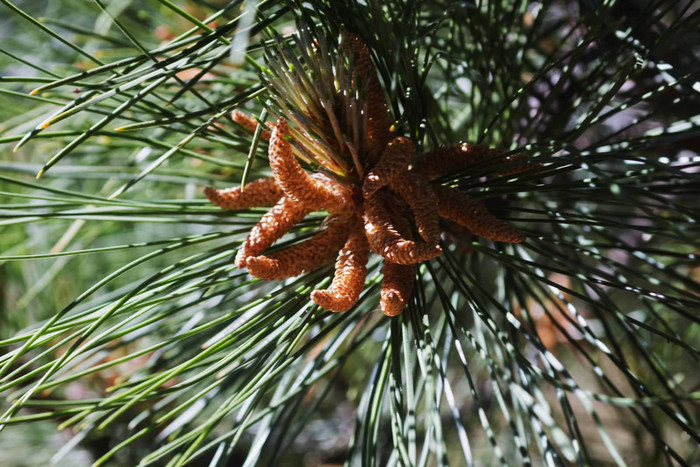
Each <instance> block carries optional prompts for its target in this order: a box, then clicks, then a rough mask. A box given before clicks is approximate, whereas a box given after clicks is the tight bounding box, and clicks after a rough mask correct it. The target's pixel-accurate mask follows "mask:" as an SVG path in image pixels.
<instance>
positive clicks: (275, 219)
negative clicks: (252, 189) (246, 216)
mask: <svg viewBox="0 0 700 467" xmlns="http://www.w3.org/2000/svg"><path fill="white" fill-rule="evenodd" d="M309 212H310V210H309V209H307V208H306V207H304V206H303V205H302V204H300V203H299V202H297V201H296V200H293V199H292V198H290V197H288V196H283V197H282V199H280V200H279V202H277V204H275V205H274V206H273V207H272V208H270V210H269V211H267V212H266V213H265V215H264V216H262V218H260V221H259V222H258V223H257V224H255V226H254V227H253V228H252V229H251V230H250V233H249V234H248V238H246V240H245V242H243V244H242V245H241V247H240V249H239V250H238V254H237V255H236V266H237V267H239V268H244V267H246V261H247V259H248V258H249V257H251V256H258V255H259V254H261V253H262V252H263V251H265V250H266V249H267V248H268V247H269V246H270V245H272V244H273V243H274V242H275V241H277V240H278V239H279V238H281V237H282V236H283V235H284V234H285V233H287V232H288V231H289V229H291V228H292V227H293V226H294V224H296V223H297V222H299V221H301V220H302V219H304V217H305V216H306V215H307V214H308V213H309Z"/></svg>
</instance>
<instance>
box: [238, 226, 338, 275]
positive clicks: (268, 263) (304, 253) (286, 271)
mask: <svg viewBox="0 0 700 467" xmlns="http://www.w3.org/2000/svg"><path fill="white" fill-rule="evenodd" d="M348 225H349V222H348V219H347V218H341V217H340V216H333V217H330V218H328V222H327V226H326V228H325V229H324V230H322V231H321V232H318V233H317V234H315V235H314V236H313V237H311V238H310V239H308V240H306V241H303V242H301V243H297V244H296V245H292V246H290V247H289V248H285V249H284V250H280V251H277V252H275V253H272V254H270V255H267V256H251V257H249V258H248V260H247V262H246V266H247V268H248V272H249V273H250V274H252V275H253V276H255V277H257V278H258V279H263V280H266V281H272V280H282V279H286V278H287V277H294V276H298V275H300V274H303V273H305V272H309V271H313V270H314V269H316V268H317V267H319V266H322V265H324V264H327V263H330V262H331V261H333V259H335V257H336V255H337V253H338V250H339V249H340V248H341V247H342V246H343V243H344V242H345V239H346V238H347V235H348Z"/></svg>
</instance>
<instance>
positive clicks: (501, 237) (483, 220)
mask: <svg viewBox="0 0 700 467" xmlns="http://www.w3.org/2000/svg"><path fill="white" fill-rule="evenodd" d="M433 191H434V192H435V194H436V196H437V199H438V214H439V215H440V217H444V218H445V219H449V220H451V221H453V222H456V223H458V224H459V225H463V226H464V227H466V228H468V229H469V230H471V231H472V232H473V233H474V235H477V236H479V237H484V238H486V239H488V240H493V241H494V242H505V243H522V242H524V241H525V235H524V234H523V233H522V232H520V231H519V230H518V229H516V228H515V227H513V226H511V225H510V224H506V223H505V222H503V221H502V220H500V219H498V218H496V217H495V216H494V215H493V214H491V213H490V212H489V211H488V210H487V209H486V206H484V204H483V203H481V202H480V201H475V200H473V199H471V198H470V197H469V195H468V194H467V193H465V192H463V191H460V190H457V189H455V188H448V187H444V186H438V185H436V186H434V187H433Z"/></svg>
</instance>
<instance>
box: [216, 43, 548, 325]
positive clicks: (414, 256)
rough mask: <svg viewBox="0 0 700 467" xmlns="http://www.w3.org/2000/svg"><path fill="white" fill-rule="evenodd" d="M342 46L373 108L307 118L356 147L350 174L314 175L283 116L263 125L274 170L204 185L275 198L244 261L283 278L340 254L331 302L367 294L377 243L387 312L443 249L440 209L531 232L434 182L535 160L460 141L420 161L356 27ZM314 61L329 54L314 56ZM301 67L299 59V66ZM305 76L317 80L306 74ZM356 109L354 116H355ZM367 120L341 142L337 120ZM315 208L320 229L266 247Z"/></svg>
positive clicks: (240, 197)
mask: <svg viewBox="0 0 700 467" xmlns="http://www.w3.org/2000/svg"><path fill="white" fill-rule="evenodd" d="M316 45H317V46H318V43H317V44H316ZM322 45H324V44H322ZM314 50H316V48H314ZM337 53H338V54H344V55H345V56H344V57H342V55H341V58H344V63H346V66H348V67H349V69H350V70H351V72H346V73H345V74H344V75H343V76H344V77H345V79H354V80H358V82H357V83H355V82H353V83H348V86H350V85H353V86H354V87H362V88H364V89H365V90H366V92H365V93H364V94H363V95H365V96H366V101H364V102H361V104H363V105H355V106H354V108H355V109H359V108H363V109H364V110H363V111H362V112H361V113H360V114H359V115H357V114H356V115H354V116H348V115H349V112H338V111H336V112H337V113H339V114H338V115H336V114H331V115H326V116H325V117H324V116H323V115H319V114H317V113H314V112H313V111H312V110H308V112H309V116H308V117H309V118H308V121H310V122H311V121H312V122H314V125H321V126H323V125H325V127H326V128H327V129H328V131H327V133H326V134H329V135H334V136H326V137H325V138H326V141H324V144H326V146H327V147H332V148H341V147H345V148H346V149H348V151H347V152H348V153H351V154H352V157H353V159H354V169H353V170H352V171H351V173H345V174H343V175H344V176H343V177H342V179H341V178H340V177H335V176H333V174H332V173H331V174H330V175H326V174H325V173H321V172H319V173H314V174H310V173H308V172H307V171H306V170H304V168H303V167H302V166H301V165H300V163H299V161H298V160H297V157H296V156H295V151H299V149H295V148H294V147H293V145H292V141H293V138H292V137H291V133H292V131H291V130H290V127H289V124H288V121H287V119H286V118H284V117H279V118H278V119H277V121H276V122H275V123H268V127H270V128H271V131H270V132H268V131H267V130H264V131H263V132H262V133H261V136H262V138H263V139H269V150H268V158H269V163H270V168H271V170H272V174H273V177H272V178H263V179H259V180H255V181H253V182H251V183H248V184H247V185H246V186H245V188H244V189H241V188H231V189H215V188H209V187H208V188H205V190H204V194H205V196H206V197H207V198H208V199H209V200H210V201H211V202H212V203H213V204H215V205H216V206H219V207H221V208H223V209H246V208H251V207H258V206H271V208H270V210H269V211H268V212H267V213H266V214H265V215H263V217H262V218H261V219H260V221H259V222H258V223H257V224H256V225H255V227H253V229H252V230H251V231H250V234H249V235H248V238H247V239H246V240H245V242H244V243H243V244H242V245H241V247H240V249H239V251H238V254H237V256H236V265H237V266H238V267H240V268H247V270H248V272H249V273H250V274H252V275H253V276H255V277H258V278H260V279H264V280H281V279H285V278H287V277H293V276H297V275H300V274H303V273H306V272H309V271H312V270H314V269H316V268H318V267H320V266H322V265H324V264H328V263H331V262H333V261H334V260H335V273H334V276H333V280H332V281H331V283H330V285H329V286H328V288H327V289H324V290H315V291H313V292H312V293H311V299H312V300H313V301H314V302H316V303H317V304H318V305H320V306H321V307H322V308H324V309H326V310H330V311H334V312H344V311H347V310H349V309H350V308H352V306H353V305H355V304H356V303H357V302H358V300H359V298H360V295H361V293H362V291H363V290H364V285H365V279H366V274H367V266H366V265H367V261H368V259H369V255H370V251H373V252H374V253H376V254H378V255H380V256H382V257H383V259H384V267H383V276H384V277H383V281H382V284H381V293H380V307H381V310H382V312H383V313H384V314H386V315H388V316H396V315H398V314H400V313H401V312H402V311H403V309H404V308H405V307H406V305H407V303H408V302H409V300H410V297H411V293H412V290H413V283H414V278H415V268H416V265H417V264H419V263H421V262H423V261H427V260H430V259H432V258H435V257H437V256H439V255H440V254H442V248H441V246H440V245H439V244H438V242H439V240H440V234H441V231H440V223H439V221H440V218H443V219H447V220H449V221H451V222H454V223H457V224H459V225H461V226H464V227H466V228H467V229H469V230H470V231H471V232H473V233H474V234H475V235H478V236H481V237H483V238H486V239H489V240H492V241H497V242H507V243H520V242H522V241H524V240H525V236H524V235H523V234H522V233H521V232H520V231H518V230H517V229H516V228H515V227H513V226H511V225H509V224H507V223H505V222H503V221H501V220H499V219H497V218H496V217H494V216H493V215H492V214H491V213H490V212H489V211H488V210H487V209H486V207H485V206H484V205H483V204H482V203H481V202H479V201H476V200H474V199H472V198H471V197H470V196H469V194H468V193H467V192H465V191H462V190H459V189H456V188H451V187H446V186H442V185H439V184H437V183H432V182H433V181H434V180H435V179H438V178H440V177H443V176H445V175H448V174H452V173H455V172H459V171H464V170H468V169H469V168H470V167H472V166H474V165H477V164H478V165H479V166H480V167H481V166H484V165H488V164H503V165H504V166H506V167H507V169H508V171H507V173H508V174H511V173H517V172H518V171H524V170H530V169H532V168H533V167H535V165H534V164H529V165H528V164H523V163H521V162H522V156H519V155H515V156H508V157H504V156H501V152H500V151H498V150H495V149H491V148H488V147H484V146H479V145H471V144H466V143H461V144H456V145H451V146H444V147H440V148H437V149H435V150H432V151H429V152H427V153H424V154H421V155H419V156H418V157H417V158H416V161H415V164H414V165H413V167H411V162H412V161H413V159H414V156H415V148H414V144H413V142H412V141H411V140H410V139H409V138H406V137H404V136H394V135H392V133H391V131H390V128H391V117H390V114H389V110H388V105H387V103H386V100H385V98H384V93H383V90H382V87H381V85H380V84H379V80H378V78H377V73H376V71H375V69H374V67H373V66H372V61H371V57H370V53H369V50H368V48H367V46H365V44H364V43H363V42H362V41H361V40H360V39H359V38H357V37H356V36H353V35H350V34H347V35H346V36H345V38H344V43H343V44H341V47H339V49H338V52H337ZM313 60H316V61H318V60H321V58H319V57H317V56H314V58H313ZM302 71H303V70H302ZM302 71H299V69H298V67H297V72H298V73H301V72H302ZM303 78H305V79H307V80H308V77H306V76H304V77H303ZM280 79H281V78H280ZM290 79H291V78H290ZM292 81H294V80H292ZM297 82H298V81H297ZM273 84H274V82H273ZM287 84H289V83H287ZM284 89H288V87H287V86H282V85H280V89H277V90H275V89H273V92H274V91H277V92H282V91H283V90H284ZM338 94H340V93H338ZM306 97H307V100H309V101H313V100H314V99H316V102H315V104H317V106H319V108H321V107H323V106H325V108H329V106H328V102H327V101H324V100H323V98H322V96H321V94H320V93H319V95H315V94H313V93H311V95H310V96H308V95H307V96H306ZM343 99H345V100H343ZM338 103H346V104H347V97H344V98H341V97H340V96H337V102H336V104H338ZM330 107H332V108H334V109H335V108H337V107H338V106H337V105H335V106H330ZM232 118H233V120H234V121H235V122H236V123H238V124H240V125H241V126H242V127H244V128H246V129H247V130H249V131H253V130H255V128H256V126H257V122H256V121H255V120H254V119H252V118H250V117H248V116H247V115H245V114H244V113H242V112H239V111H234V114H233V115H232ZM348 118H352V119H353V122H348ZM358 119H362V121H363V122H364V123H362V124H361V125H359V128H363V133H362V134H361V135H360V136H363V141H362V142H357V141H356V140H357V139H358V138H357V136H358V135H357V134H356V133H355V134H354V135H353V139H354V140H355V141H356V143H355V144H353V143H352V142H351V141H349V140H345V139H343V140H342V141H340V140H339V139H340V138H338V137H337V136H338V128H349V127H352V128H353V131H354V132H356V131H357V128H358V125H356V120H358ZM297 120H298V119H297ZM309 132H310V130H307V129H305V128H299V127H295V132H294V134H295V135H301V137H300V139H296V142H295V144H298V145H303V144H304V142H305V141H310V140H311V137H310V136H309ZM300 140H301V141H300ZM302 150H303V148H302ZM513 163H516V164H517V163H520V164H519V165H517V166H516V165H514V164H513ZM320 165H324V166H327V164H320ZM349 166H352V165H349ZM314 211H324V212H326V213H327V215H328V217H327V219H326V221H325V222H323V223H322V225H321V226H320V228H319V230H318V231H317V232H316V233H315V234H314V235H313V236H311V237H310V238H308V239H306V240H304V241H301V242H299V243H296V244H293V245H292V246H289V247H287V248H285V249H282V250H279V251H275V252H273V253H270V254H267V255H265V254H264V253H265V251H266V250H267V249H268V248H269V247H271V246H272V245H273V244H274V243H275V242H276V241H277V240H279V239H280V238H281V237H282V236H284V235H285V234H286V233H287V232H289V231H290V229H292V227H294V225H295V224H297V223H298V222H300V221H301V220H303V219H304V218H305V217H306V215H307V214H309V213H311V212H314Z"/></svg>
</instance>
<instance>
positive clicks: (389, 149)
mask: <svg viewBox="0 0 700 467" xmlns="http://www.w3.org/2000/svg"><path fill="white" fill-rule="evenodd" d="M414 151H415V148H414V146H413V142H412V141H411V140H410V139H408V138H406V137H404V136H399V137H397V138H394V139H393V140H391V141H390V142H389V144H387V145H386V147H385V148H384V152H383V153H382V156H381V157H380V158H379V161H378V162H377V164H376V165H375V166H374V167H372V170H370V171H369V172H368V173H367V175H366V177H365V179H364V181H363V183H362V194H363V196H364V197H365V198H369V197H371V196H372V195H373V194H374V193H375V192H376V191H377V190H379V189H380V188H382V187H384V186H387V185H389V184H390V183H391V182H392V181H393V180H394V179H395V178H396V177H397V176H398V175H400V174H402V173H404V172H406V171H407V170H408V165H409V164H410V163H411V157H412V156H413V153H414Z"/></svg>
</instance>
